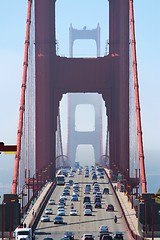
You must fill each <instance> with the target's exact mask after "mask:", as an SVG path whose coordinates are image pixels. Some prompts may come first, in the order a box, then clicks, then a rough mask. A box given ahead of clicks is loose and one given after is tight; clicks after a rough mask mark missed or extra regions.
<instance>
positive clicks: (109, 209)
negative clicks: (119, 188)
mask: <svg viewBox="0 0 160 240" xmlns="http://www.w3.org/2000/svg"><path fill="white" fill-rule="evenodd" d="M106 211H114V206H113V205H112V204H108V205H107V206H106Z"/></svg>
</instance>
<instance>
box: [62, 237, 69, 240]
mask: <svg viewBox="0 0 160 240" xmlns="http://www.w3.org/2000/svg"><path fill="white" fill-rule="evenodd" d="M60 240H70V238H68V237H63V238H61V239H60Z"/></svg>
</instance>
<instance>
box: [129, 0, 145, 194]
mask: <svg viewBox="0 0 160 240" xmlns="http://www.w3.org/2000/svg"><path fill="white" fill-rule="evenodd" d="M130 26H131V39H132V57H133V73H134V93H135V101H136V120H137V136H138V151H139V161H140V174H141V181H142V193H145V192H147V182H146V174H145V164H144V151H143V139H142V126H141V114H140V100H139V86H138V71H137V56H136V40H135V28H134V9H133V0H130Z"/></svg>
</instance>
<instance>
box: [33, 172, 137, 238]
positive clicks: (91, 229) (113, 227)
mask: <svg viewBox="0 0 160 240" xmlns="http://www.w3.org/2000/svg"><path fill="white" fill-rule="evenodd" d="M72 179H73V181H74V182H79V184H80V196H79V201H78V202H73V203H74V208H75V209H76V210H77V211H78V215H77V216H70V204H71V200H70V198H71V195H70V196H68V197H67V198H68V199H67V202H66V208H65V209H66V216H64V217H63V219H64V224H54V223H53V219H54V217H55V216H56V214H57V203H58V200H59V198H60V195H61V194H62V191H63V189H64V186H56V188H55V189H54V191H53V193H52V194H51V199H54V200H55V203H56V205H48V203H47V205H46V207H45V209H46V208H48V207H49V208H52V209H53V215H50V222H41V221H39V222H38V224H37V226H36V229H35V234H36V239H40V240H42V239H44V238H45V237H52V238H53V239H54V240H59V239H61V238H62V237H63V236H64V233H65V232H66V231H72V232H73V233H74V234H75V239H81V236H82V235H83V234H84V233H91V234H93V235H94V236H95V240H96V239H98V235H99V226H100V225H107V226H108V227H109V231H110V232H112V233H114V232H116V231H121V232H123V233H124V239H130V240H132V239H133V238H132V237H131V235H130V232H129V230H128V227H127V225H126V222H125V219H124V217H123V214H122V211H121V208H120V206H119V203H118V201H117V199H116V197H115V193H114V191H113V188H112V186H111V185H110V183H109V180H108V178H107V176H105V178H104V179H98V180H97V182H98V183H99V185H100V189H101V191H102V190H103V188H104V187H108V188H109V190H110V194H109V195H108V194H107V195H105V194H103V197H102V209H99V208H94V204H93V198H94V194H93V192H92V190H91V193H90V196H91V202H92V205H93V215H92V216H84V214H83V212H84V208H83V197H84V195H86V194H84V187H85V185H86V184H87V183H90V184H92V182H93V181H92V180H91V177H89V178H86V177H84V173H82V175H78V174H77V173H76V174H75V176H74V178H72ZM68 180H69V178H68V177H67V178H66V182H67V181H68ZM72 192H73V191H72V187H71V190H70V193H71V194H72ZM109 203H112V204H113V205H114V207H115V210H114V212H108V211H107V212H106V210H105V206H106V204H109ZM45 209H44V210H45ZM42 215H44V212H43V213H42ZM115 215H116V216H117V217H118V222H117V224H115V223H114V216H115Z"/></svg>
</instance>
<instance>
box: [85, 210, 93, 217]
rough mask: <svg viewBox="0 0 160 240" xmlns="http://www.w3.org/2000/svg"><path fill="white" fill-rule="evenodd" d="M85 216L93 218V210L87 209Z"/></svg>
mask: <svg viewBox="0 0 160 240" xmlns="http://www.w3.org/2000/svg"><path fill="white" fill-rule="evenodd" d="M84 216H92V210H91V209H85V210H84Z"/></svg>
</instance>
